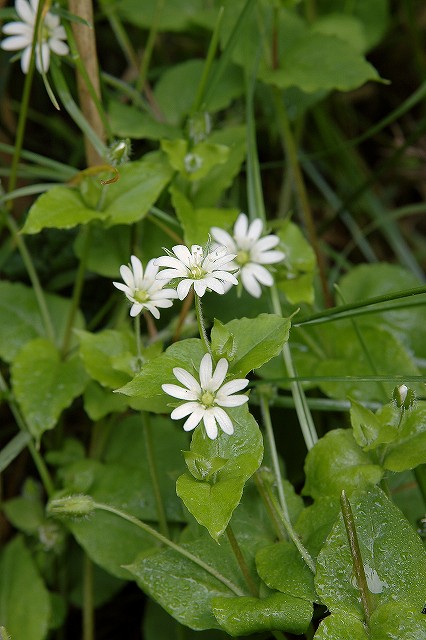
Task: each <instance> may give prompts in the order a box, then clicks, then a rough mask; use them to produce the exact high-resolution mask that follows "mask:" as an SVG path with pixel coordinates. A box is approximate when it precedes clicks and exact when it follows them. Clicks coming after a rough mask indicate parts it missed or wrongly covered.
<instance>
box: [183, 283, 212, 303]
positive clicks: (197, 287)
mask: <svg viewBox="0 0 426 640" xmlns="http://www.w3.org/2000/svg"><path fill="white" fill-rule="evenodd" d="M206 280H207V278H203V279H202V280H192V281H191V282H192V283H193V285H194V291H195V293H196V294H197V296H200V298H202V296H203V295H204V294H205V292H206V290H207V283H206ZM210 288H211V289H213V290H214V291H215V289H214V286H212V287H210ZM178 290H179V286H178ZM181 300H182V298H181Z"/></svg>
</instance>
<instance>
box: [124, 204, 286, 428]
mask: <svg viewBox="0 0 426 640" xmlns="http://www.w3.org/2000/svg"><path fill="white" fill-rule="evenodd" d="M262 231H263V222H262V220H260V218H257V219H256V220H253V222H251V223H250V224H249V221H248V218H247V216H246V215H245V214H244V213H241V214H240V215H239V216H238V219H237V221H236V223H235V225H234V229H233V235H231V234H230V233H228V232H227V231H225V230H224V229H220V228H218V227H212V229H211V236H212V238H213V239H214V240H215V242H216V243H218V244H217V245H215V246H213V247H212V248H209V247H207V248H205V249H203V247H201V246H199V245H192V247H191V248H190V249H189V248H188V247H186V246H185V245H176V246H174V247H173V248H172V252H167V254H168V255H165V256H161V257H160V258H156V259H154V260H150V261H149V262H148V264H147V266H146V268H145V273H144V269H143V266H142V263H141V261H140V260H139V258H137V257H136V256H131V259H130V260H131V268H130V266H127V265H122V266H121V267H120V273H121V277H122V278H123V280H124V284H123V283H121V282H114V283H113V284H114V286H116V287H117V289H120V290H121V291H123V292H124V293H125V295H126V297H127V299H128V300H129V301H130V302H131V303H132V306H131V309H130V315H131V316H132V317H135V316H137V315H138V314H139V313H141V312H142V311H149V312H150V313H152V315H153V316H154V317H155V318H157V319H158V318H159V317H160V312H159V310H158V309H164V308H167V307H171V306H172V300H173V299H175V298H179V300H183V299H184V298H186V296H187V295H188V293H189V292H190V290H191V288H193V289H194V292H195V293H196V295H197V296H199V297H201V296H203V295H204V294H205V293H206V291H214V292H215V293H218V294H224V293H226V291H228V290H229V288H230V287H232V286H233V285H238V279H237V276H241V282H242V285H243V287H244V288H245V289H246V290H247V291H248V293H249V294H251V295H252V296H254V297H256V298H258V297H259V296H260V295H261V292H262V289H261V286H260V285H265V286H269V287H270V286H272V284H273V282H274V280H273V277H272V274H271V273H270V271H268V269H267V268H266V267H265V266H264V265H270V264H274V263H277V262H281V261H282V260H283V259H284V257H285V255H284V253H283V252H282V251H279V250H277V249H274V248H275V247H276V246H277V245H278V244H279V238H278V236H276V235H273V234H270V235H266V236H263V237H262ZM160 267H162V269H161V270H160ZM171 282H172V283H173V284H174V285H175V286H176V288H171V286H170V283H171ZM166 285H169V288H163V287H165V286H166ZM228 367H229V363H228V361H227V360H226V359H225V358H221V359H220V360H219V362H218V363H217V365H216V368H215V370H214V372H213V360H212V357H211V355H210V354H209V353H206V354H205V355H204V357H203V359H202V360H201V364H200V369H199V374H198V376H199V379H198V380H197V379H196V378H195V377H194V376H193V375H192V374H191V373H189V372H188V371H186V370H185V369H182V368H180V367H175V368H174V369H173V374H174V376H175V377H176V379H177V380H178V381H179V382H180V383H182V384H183V385H184V386H183V387H180V386H178V385H176V384H163V385H162V389H163V391H164V392H165V393H167V394H168V395H170V396H172V397H173V398H178V399H179V400H185V402H184V403H183V404H181V405H179V406H178V407H176V408H175V409H174V410H173V411H172V413H171V418H172V419H173V420H179V419H180V418H187V419H186V421H185V423H184V425H183V428H184V429H185V431H192V430H193V429H195V427H197V426H198V425H199V424H200V422H201V421H203V423H204V428H205V430H206V434H207V436H208V437H209V438H210V439H212V440H214V439H215V438H216V437H217V435H218V427H220V429H221V430H222V431H223V432H224V433H226V434H228V435H231V434H232V433H234V427H233V424H232V420H231V418H230V417H229V415H228V413H227V412H226V411H225V409H224V408H226V407H238V406H241V405H243V404H244V403H246V402H247V401H248V396H247V395H245V394H242V395H234V394H235V393H236V392H237V391H241V390H242V389H245V387H246V386H247V385H248V380H246V379H245V378H244V379H243V378H238V379H235V380H230V381H228V382H226V383H224V381H225V377H226V374H227V372H228Z"/></svg>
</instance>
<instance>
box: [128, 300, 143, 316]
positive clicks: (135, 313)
mask: <svg viewBox="0 0 426 640" xmlns="http://www.w3.org/2000/svg"><path fill="white" fill-rule="evenodd" d="M142 309H143V304H141V303H140V302H135V303H134V304H133V306H132V308H131V309H130V315H131V317H132V318H135V317H136V316H138V315H139V314H140V312H141V311H142Z"/></svg>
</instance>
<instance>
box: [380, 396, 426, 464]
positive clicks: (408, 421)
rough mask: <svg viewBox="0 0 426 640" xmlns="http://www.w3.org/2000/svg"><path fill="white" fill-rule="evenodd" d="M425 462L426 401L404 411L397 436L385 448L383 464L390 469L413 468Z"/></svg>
mask: <svg viewBox="0 0 426 640" xmlns="http://www.w3.org/2000/svg"><path fill="white" fill-rule="evenodd" d="M424 463H426V402H420V401H419V402H418V403H417V404H416V405H415V406H414V407H413V408H412V409H410V410H409V411H405V412H404V417H403V419H402V421H401V425H400V427H399V429H398V436H397V438H396V439H395V441H394V442H392V443H391V444H390V445H389V446H388V447H386V450H385V457H384V461H383V466H384V468H385V469H389V470H390V471H405V470H406V469H414V468H415V467H417V466H418V465H420V464H424Z"/></svg>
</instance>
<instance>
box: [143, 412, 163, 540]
mask: <svg viewBox="0 0 426 640" xmlns="http://www.w3.org/2000/svg"><path fill="white" fill-rule="evenodd" d="M141 419H142V424H143V433H144V441H145V449H146V457H147V461H148V468H149V474H150V476H151V482H152V488H153V491H154V498H155V506H156V509H157V516H158V524H159V526H160V531H161V533H162V534H163V536H165V537H166V538H170V531H169V526H168V524H167V517H166V510H165V508H164V502H163V498H162V495H161V489H160V482H159V480H158V471H157V465H156V464H155V454H154V446H153V442H152V429H151V419H150V414H149V413H147V412H146V411H141Z"/></svg>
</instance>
